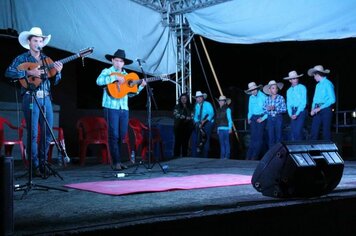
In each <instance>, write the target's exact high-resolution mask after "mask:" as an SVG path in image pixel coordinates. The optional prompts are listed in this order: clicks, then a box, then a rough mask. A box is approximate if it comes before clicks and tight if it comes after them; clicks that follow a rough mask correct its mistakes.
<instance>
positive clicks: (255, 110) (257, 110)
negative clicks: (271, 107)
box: [247, 91, 267, 120]
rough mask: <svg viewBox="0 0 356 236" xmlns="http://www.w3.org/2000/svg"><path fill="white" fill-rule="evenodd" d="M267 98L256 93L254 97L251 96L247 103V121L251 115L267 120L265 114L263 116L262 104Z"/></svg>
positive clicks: (259, 92)
mask: <svg viewBox="0 0 356 236" xmlns="http://www.w3.org/2000/svg"><path fill="white" fill-rule="evenodd" d="M266 98H267V96H266V95H265V94H264V93H262V92H261V91H258V92H257V94H256V95H251V96H250V98H249V102H248V113H247V119H249V120H250V119H251V117H252V116H253V115H261V117H262V120H265V119H266V118H267V114H264V113H265V112H264V110H263V104H264V103H265V100H266Z"/></svg>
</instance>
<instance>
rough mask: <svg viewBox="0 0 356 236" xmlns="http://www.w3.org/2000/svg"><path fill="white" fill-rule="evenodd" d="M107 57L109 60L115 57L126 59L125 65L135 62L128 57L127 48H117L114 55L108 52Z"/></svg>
mask: <svg viewBox="0 0 356 236" xmlns="http://www.w3.org/2000/svg"><path fill="white" fill-rule="evenodd" d="M105 58H106V59H107V60H109V61H111V59H113V58H121V59H123V60H124V62H125V65H130V64H132V62H133V61H132V60H130V59H127V58H126V54H125V50H122V49H117V50H116V52H115V53H114V55H110V54H106V55H105Z"/></svg>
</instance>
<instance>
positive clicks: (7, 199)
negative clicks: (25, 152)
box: [0, 156, 14, 235]
mask: <svg viewBox="0 0 356 236" xmlns="http://www.w3.org/2000/svg"><path fill="white" fill-rule="evenodd" d="M13 165H14V161H13V158H12V157H3V156H0V178H1V179H0V214H1V215H2V217H1V218H2V219H1V221H0V235H13V233H14V214H13V211H14V198H13V192H14V185H13V184H14V181H13Z"/></svg>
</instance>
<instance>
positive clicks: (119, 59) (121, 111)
mask: <svg viewBox="0 0 356 236" xmlns="http://www.w3.org/2000/svg"><path fill="white" fill-rule="evenodd" d="M105 58H106V59H107V60H108V61H110V62H111V63H112V66H111V67H110V68H106V69H104V70H102V72H101V73H100V75H99V76H98V78H97V79H96V84H97V85H99V86H101V87H102V86H106V85H108V84H111V83H114V82H116V83H117V86H118V88H119V87H120V85H121V84H123V83H124V82H125V78H124V77H123V76H124V75H127V72H126V71H125V70H124V69H123V67H124V66H125V65H129V64H131V63H132V60H130V59H127V58H126V54H125V51H124V50H122V49H118V50H117V51H116V52H115V53H114V54H113V55H109V54H106V55H105ZM120 74H122V75H123V76H120ZM145 86H146V81H145V80H142V83H141V84H140V86H139V88H138V90H137V93H136V94H131V93H130V94H127V95H125V96H124V97H122V98H114V97H112V96H110V94H109V93H108V91H107V88H106V87H105V88H104V91H103V100H102V106H103V107H104V116H105V118H106V120H107V122H108V126H109V130H108V132H109V147H110V154H111V158H112V163H113V167H112V168H113V170H122V169H125V168H127V166H125V165H124V164H122V163H121V143H122V141H123V139H124V138H125V136H126V133H127V131H128V122H129V107H128V98H129V97H132V96H135V95H137V94H139V93H140V92H141V90H142V89H143V88H144V87H145Z"/></svg>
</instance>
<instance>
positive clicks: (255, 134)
mask: <svg viewBox="0 0 356 236" xmlns="http://www.w3.org/2000/svg"><path fill="white" fill-rule="evenodd" d="M260 117H261V115H253V116H252V117H251V124H250V130H251V139H250V145H249V147H248V150H247V154H246V160H258V159H259V155H260V153H261V150H262V146H263V137H264V131H265V127H266V121H263V122H261V123H258V122H257V119H258V118H260Z"/></svg>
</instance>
